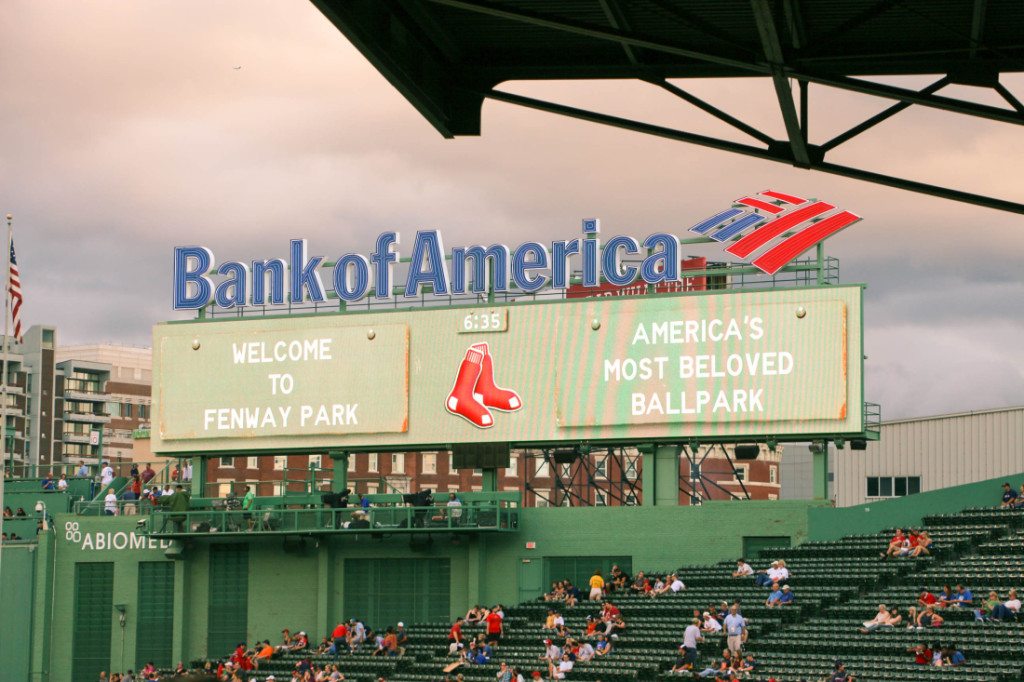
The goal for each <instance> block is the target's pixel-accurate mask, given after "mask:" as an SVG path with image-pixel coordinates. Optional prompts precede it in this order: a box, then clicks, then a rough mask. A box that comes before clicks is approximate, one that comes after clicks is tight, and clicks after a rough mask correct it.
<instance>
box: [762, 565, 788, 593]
mask: <svg viewBox="0 0 1024 682" xmlns="http://www.w3.org/2000/svg"><path fill="white" fill-rule="evenodd" d="M787 580H789V569H788V568H786V562H785V561H782V560H779V561H773V562H772V564H771V566H770V567H768V568H767V569H766V570H764V571H761V572H759V573H758V574H757V576H756V577H755V578H754V584H755V585H757V586H758V587H771V585H772V583H779V584H780V585H781V584H783V583H785V582H786V581H787Z"/></svg>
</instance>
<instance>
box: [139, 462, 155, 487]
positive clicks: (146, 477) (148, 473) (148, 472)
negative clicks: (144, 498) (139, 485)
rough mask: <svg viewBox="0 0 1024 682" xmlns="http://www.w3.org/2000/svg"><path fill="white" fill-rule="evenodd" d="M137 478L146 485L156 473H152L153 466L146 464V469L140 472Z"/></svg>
mask: <svg viewBox="0 0 1024 682" xmlns="http://www.w3.org/2000/svg"><path fill="white" fill-rule="evenodd" d="M139 476H140V478H142V482H143V483H144V484H147V485H148V484H149V482H150V481H151V480H152V479H153V477H154V476H156V472H155V471H153V465H152V464H150V463H149V462H146V468H145V469H143V470H142V473H141V474H140V475H139Z"/></svg>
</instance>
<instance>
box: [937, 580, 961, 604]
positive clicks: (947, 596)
mask: <svg viewBox="0 0 1024 682" xmlns="http://www.w3.org/2000/svg"><path fill="white" fill-rule="evenodd" d="M938 598H939V603H938V604H936V607H937V608H940V609H944V608H946V607H947V606H949V605H950V604H952V603H953V602H954V601H956V593H955V592H953V588H952V587H950V586H949V585H943V586H942V593H941V594H939V595H938Z"/></svg>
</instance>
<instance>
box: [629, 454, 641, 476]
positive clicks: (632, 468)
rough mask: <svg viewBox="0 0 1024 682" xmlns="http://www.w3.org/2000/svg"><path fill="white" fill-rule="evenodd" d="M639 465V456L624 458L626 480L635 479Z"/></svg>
mask: <svg viewBox="0 0 1024 682" xmlns="http://www.w3.org/2000/svg"><path fill="white" fill-rule="evenodd" d="M639 464H640V456H639V455H636V456H627V457H626V478H627V479H629V480H630V481H635V480H636V479H637V469H638V468H639V466H638V465H639Z"/></svg>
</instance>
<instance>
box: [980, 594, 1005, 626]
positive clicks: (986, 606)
mask: <svg viewBox="0 0 1024 682" xmlns="http://www.w3.org/2000/svg"><path fill="white" fill-rule="evenodd" d="M1000 604H1002V602H1001V601H999V594H998V593H997V592H996V591H995V590H992V591H991V592H989V593H988V599H986V600H985V601H983V602H982V603H981V608H980V609H974V620H976V621H983V620H990V619H991V613H992V610H993V609H994V608H995V607H997V606H999V605H1000Z"/></svg>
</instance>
